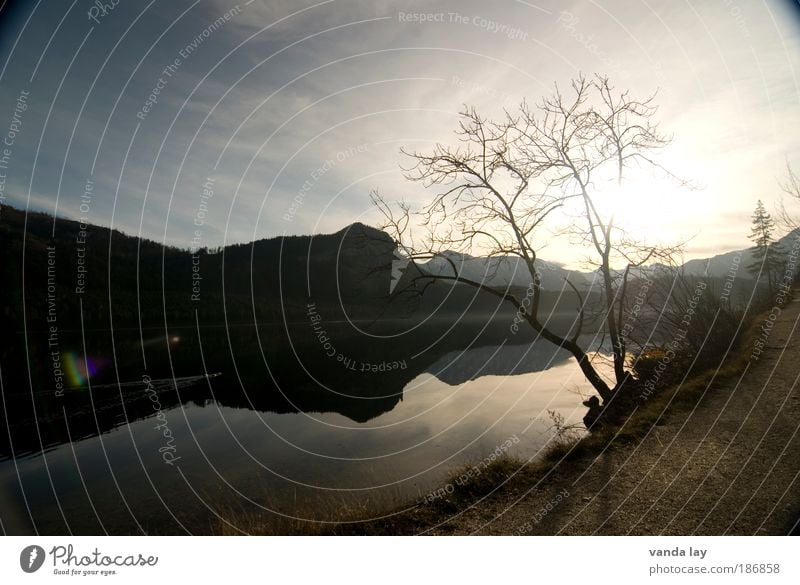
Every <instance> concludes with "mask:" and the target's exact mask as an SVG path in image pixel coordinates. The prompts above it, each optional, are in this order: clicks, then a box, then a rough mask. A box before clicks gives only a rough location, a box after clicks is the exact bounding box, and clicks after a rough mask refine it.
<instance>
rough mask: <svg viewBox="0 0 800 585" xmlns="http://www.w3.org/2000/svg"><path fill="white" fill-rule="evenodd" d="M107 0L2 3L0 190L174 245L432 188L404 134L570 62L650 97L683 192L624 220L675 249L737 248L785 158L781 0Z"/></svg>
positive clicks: (796, 60)
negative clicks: (421, 180) (682, 243)
mask: <svg viewBox="0 0 800 585" xmlns="http://www.w3.org/2000/svg"><path fill="white" fill-rule="evenodd" d="M102 4H103V3H102V2H99V3H94V2H90V1H89V0H74V1H72V0H38V1H33V0H29V1H21V2H9V3H7V4H6V5H4V7H3V9H2V12H0V16H1V17H2V20H0V137H2V138H4V139H10V141H11V145H8V144H7V142H6V144H5V145H0V146H2V147H3V148H5V149H6V150H5V151H3V150H2V148H0V155H4V156H3V158H0V173H2V177H0V185H2V190H0V196H2V197H3V202H5V203H9V204H12V205H15V206H18V207H21V208H28V209H32V210H38V211H46V212H48V213H51V214H56V215H57V216H60V217H68V218H72V219H79V218H84V220H85V221H88V222H91V223H96V224H101V225H106V226H113V227H114V228H117V229H121V230H122V231H125V232H127V233H130V234H141V235H142V236H144V237H147V238H149V239H152V240H156V241H159V242H164V243H166V244H170V245H178V246H181V247H191V246H197V245H202V246H210V247H214V246H219V245H225V244H230V243H233V242H248V241H251V240H254V239H259V238H265V237H273V236H278V235H282V234H312V233H330V232H334V231H337V230H339V229H341V228H343V227H345V226H346V225H348V224H350V223H352V222H354V221H361V222H364V223H368V224H376V223H377V222H378V217H377V215H376V214H375V209H374V208H373V207H372V206H371V204H370V199H369V193H370V191H371V190H373V189H377V190H379V192H380V193H381V194H382V196H383V197H385V198H386V199H389V200H400V199H403V200H406V201H409V202H411V203H412V204H420V203H422V202H424V201H425V200H428V199H430V197H431V196H432V194H433V192H432V191H430V190H426V189H425V188H424V187H422V186H421V185H419V184H416V183H411V182H409V181H407V180H406V179H405V178H404V177H403V173H402V165H407V164H408V162H409V161H408V160H407V159H405V158H404V157H403V155H402V154H401V153H400V148H401V147H406V148H409V149H414V150H422V151H425V150H429V149H430V148H432V146H433V145H434V144H436V143H437V142H444V143H448V142H452V140H453V131H454V129H455V127H456V124H457V121H458V112H459V110H460V109H461V108H462V106H463V105H464V104H469V105H474V106H476V107H477V108H478V110H479V111H480V112H482V113H483V114H485V115H486V116H489V117H492V116H497V115H499V114H500V113H501V112H502V109H503V108H511V109H513V108H514V107H515V106H516V105H517V104H518V103H519V102H520V101H521V100H522V99H527V100H528V101H530V102H535V101H537V100H538V99H540V98H541V97H542V96H544V95H547V94H549V93H550V92H551V91H552V89H553V86H554V84H555V83H557V84H559V86H561V87H563V86H566V85H567V84H568V83H569V80H570V79H572V78H574V77H575V76H576V75H578V74H579V73H581V72H582V73H584V74H588V75H591V74H594V73H601V74H606V75H608V76H609V77H610V78H611V80H612V82H613V83H614V84H615V85H616V86H617V87H619V88H626V89H629V90H630V91H631V92H632V93H634V94H636V95H642V96H645V95H649V94H651V93H652V92H654V91H658V94H657V99H656V103H657V104H658V105H659V110H658V112H657V120H658V121H659V122H660V124H661V128H662V130H663V131H664V132H666V133H668V134H671V135H672V136H673V143H672V145H671V146H670V147H669V148H668V149H666V150H665V151H664V152H663V153H662V159H661V160H662V161H663V162H664V164H665V165H666V166H667V167H668V168H670V170H672V171H674V172H676V173H678V174H680V175H681V176H683V177H685V178H687V179H690V180H691V181H693V182H694V183H695V184H696V185H697V186H698V187H699V189H697V190H685V189H678V188H676V187H675V186H674V185H672V184H669V183H667V182H663V181H661V182H653V183H652V184H646V185H643V186H641V187H642V188H641V189H639V192H642V191H645V192H646V193H647V194H646V195H640V196H636V197H632V202H631V205H630V206H628V208H627V209H626V212H625V214H624V215H623V217H624V219H625V220H626V221H629V222H631V224H632V225H633V224H636V225H637V229H641V230H643V233H647V234H649V235H650V236H652V237H653V238H655V239H657V240H659V241H664V242H668V241H675V240H683V239H688V240H689V243H688V247H687V255H686V257H687V259H688V258H697V257H707V256H711V255H713V254H717V253H721V252H725V251H728V250H731V249H737V248H743V247H746V246H748V245H749V241H748V240H747V234H748V233H749V226H750V215H751V213H752V210H753V208H754V207H755V203H756V200H757V199H759V198H760V199H762V200H763V201H764V203H765V205H766V206H767V208H768V209H769V210H773V211H774V210H775V207H776V205H777V204H778V202H779V199H780V197H779V196H780V189H779V187H778V181H779V180H780V179H781V177H782V175H783V173H784V171H785V167H786V164H787V162H789V163H793V164H794V166H795V168H796V169H800V148H799V147H800V131H798V130H800V81H798V74H800V10H798V5H797V3H796V2H794V1H789V0H784V1H777V0H776V1H769V2H768V1H748V2H745V1H744V0H738V1H735V0H705V1H698V0H694V1H680V0H679V1H675V2H664V1H662V2H656V1H655V0H641V1H624V2H623V1H613V2H611V1H606V2H593V1H588V2H556V1H554V0H541V1H531V2H528V1H514V0H498V1H496V2H491V3H489V2H485V1H480V2H473V1H435V0H434V1H430V0H429V1H425V2H414V1H400V2H382V1H367V0H363V1H362V0H328V1H319V0H293V1H289V0H252V1H249V2H248V0H238V4H237V1H235V0H199V1H195V0H170V1H166V0H161V1H158V0H154V1H151V2H146V1H144V0H140V1H133V0H118V2H117V3H116V4H114V2H110V1H107V2H106V3H105V8H100V6H101V5H102ZM797 212H798V214H799V215H800V209H798V210H797ZM1 219H2V218H0V220H1ZM556 227H558V226H556ZM554 230H555V228H554ZM542 238H543V239H544V240H546V241H543V242H542V245H543V246H544V248H545V251H544V252H542V255H543V256H544V257H546V258H547V259H549V260H552V261H557V262H562V263H565V264H568V265H571V264H575V263H576V262H578V255H577V253H576V251H575V250H574V249H572V248H570V247H569V246H568V245H567V244H565V243H564V244H562V243H560V242H559V241H558V240H557V239H555V238H550V237H549V236H548V234H546V233H545V234H542Z"/></svg>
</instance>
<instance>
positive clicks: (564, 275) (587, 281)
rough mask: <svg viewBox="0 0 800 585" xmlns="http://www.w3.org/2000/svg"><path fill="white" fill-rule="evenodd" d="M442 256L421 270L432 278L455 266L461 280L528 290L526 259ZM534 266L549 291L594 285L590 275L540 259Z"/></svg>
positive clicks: (420, 266)
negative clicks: (567, 281)
mask: <svg viewBox="0 0 800 585" xmlns="http://www.w3.org/2000/svg"><path fill="white" fill-rule="evenodd" d="M443 256H445V257H446V258H440V257H436V258H433V259H431V260H429V261H428V262H425V263H422V264H420V265H419V268H420V270H421V271H422V272H424V273H426V274H430V275H433V276H441V275H447V276H452V275H453V265H455V267H456V270H457V272H458V274H459V275H460V276H461V277H463V278H467V279H469V280H473V281H476V282H481V283H485V284H487V285H488V286H492V287H495V288H506V287H509V286H512V287H521V288H525V287H527V286H528V285H530V283H531V277H530V273H529V272H528V268H527V266H526V265H525V262H524V260H523V259H522V258H518V257H516V256H502V257H493V258H479V257H475V256H470V255H469V254H461V253H458V252H445V253H444V254H443ZM448 260H449V261H448ZM451 262H452V264H451ZM535 266H536V269H537V271H538V272H539V275H540V277H541V282H542V288H543V289H544V290H548V291H560V290H562V289H564V288H565V287H566V286H567V285H566V282H565V281H566V279H569V280H570V282H572V284H574V285H575V286H576V287H578V288H579V289H586V288H588V287H589V286H590V285H591V283H592V280H593V276H594V275H593V274H592V273H589V272H579V271H575V270H567V269H565V268H563V267H561V266H559V265H558V264H555V263H553V262H546V261H543V260H539V259H537V260H536V262H535Z"/></svg>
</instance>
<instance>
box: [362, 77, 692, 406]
mask: <svg viewBox="0 0 800 585" xmlns="http://www.w3.org/2000/svg"><path fill="white" fill-rule="evenodd" d="M654 97H655V96H650V97H649V98H646V99H643V100H640V99H637V98H634V97H632V96H631V95H630V93H629V92H628V91H616V90H615V89H614V88H613V87H612V86H611V84H610V82H609V80H608V78H606V77H602V76H596V77H595V78H593V79H591V80H587V79H586V78H585V77H583V76H581V77H578V78H577V79H575V80H573V81H572V83H571V91H569V92H568V94H563V93H562V92H561V91H560V90H559V89H558V87H557V86H556V87H555V89H554V92H553V93H552V94H551V95H549V96H547V97H545V98H543V99H542V100H541V101H540V102H538V103H537V104H536V105H535V106H529V105H528V104H527V103H526V102H523V103H522V104H521V105H520V106H519V108H518V110H517V111H516V112H514V113H510V112H508V111H506V112H505V116H504V117H503V118H502V119H500V120H498V121H490V120H488V119H486V118H484V117H482V116H481V115H480V114H479V113H478V112H477V111H476V109H475V108H472V107H465V108H464V109H463V111H462V112H461V119H460V122H459V125H458V129H457V131H456V134H457V137H458V139H459V144H458V145H457V146H448V145H443V144H437V145H436V146H435V147H434V148H433V150H432V152H429V153H420V152H409V151H406V150H403V151H402V152H403V153H404V154H405V155H407V156H409V157H410V158H411V160H412V161H413V162H412V165H411V166H410V167H409V168H406V169H404V171H405V174H406V177H407V178H408V179H409V180H412V181H419V182H421V183H422V184H424V185H425V186H426V187H435V188H437V190H438V191H439V192H438V193H437V194H436V195H435V196H434V197H433V198H432V200H431V201H430V202H429V203H427V204H426V205H425V206H424V207H422V209H420V210H419V211H412V210H411V207H410V206H409V205H408V204H406V203H400V204H398V205H392V204H390V203H388V202H387V201H386V200H385V199H384V198H383V197H382V196H380V195H379V194H378V193H376V192H373V194H372V200H373V203H374V204H375V205H376V206H377V208H378V209H379V210H380V212H381V213H382V214H383V217H384V220H385V221H384V224H383V226H381V227H382V228H383V229H385V230H386V231H388V232H389V234H390V235H391V236H392V237H393V238H395V240H396V242H397V244H398V247H399V248H401V249H402V250H403V251H404V252H405V253H406V254H407V256H408V257H409V259H410V260H411V262H412V263H413V262H417V261H419V260H430V259H433V258H441V259H443V260H445V261H446V262H447V263H449V265H450V268H451V270H452V273H451V274H437V275H431V274H425V273H424V271H420V272H419V273H418V274H419V276H417V277H415V278H414V281H415V282H414V283H415V284H416V283H417V282H419V281H423V282H424V281H426V280H428V281H433V280H449V281H452V282H458V283H463V284H467V285H470V286H473V287H476V288H479V289H481V290H483V291H485V292H488V293H489V294H493V295H496V296H498V297H500V298H502V299H504V300H505V301H508V302H509V303H511V304H512V305H513V306H514V307H516V309H517V314H518V315H520V316H521V317H522V319H523V320H524V321H526V322H527V323H528V324H529V325H530V326H531V327H532V328H533V329H534V330H535V331H537V332H538V333H539V334H540V335H541V337H543V338H544V339H546V340H548V341H550V342H551V343H553V344H555V345H557V346H559V347H562V348H564V349H566V350H568V351H569V352H570V353H572V355H573V356H574V358H575V359H576V361H577V362H578V364H579V366H580V368H581V370H582V372H583V374H584V375H585V377H586V378H587V380H588V381H589V382H590V383H591V384H592V386H593V387H594V388H595V389H596V391H597V392H598V394H599V395H600V397H601V398H602V399H603V401H604V402H607V401H608V400H609V399H610V398H611V397H612V396H613V395H614V390H616V389H618V388H619V387H620V386H621V385H622V384H623V383H624V382H625V381H626V380H627V379H628V378H629V375H628V372H627V369H626V365H625V359H626V350H625V336H624V335H623V333H622V330H623V327H622V324H623V322H624V321H625V319H626V317H627V310H626V300H625V297H626V291H627V288H628V281H629V279H630V278H631V277H635V276H636V274H637V273H638V272H639V271H641V269H642V267H643V266H645V265H646V264H648V263H652V262H661V263H666V264H669V263H671V262H672V258H673V256H674V255H675V254H676V253H677V252H678V251H679V249H680V246H671V247H665V246H655V245H648V244H646V243H645V242H642V241H637V240H634V239H633V238H631V237H630V236H629V234H628V233H626V231H625V229H624V226H620V225H618V224H617V222H616V221H615V215H614V211H613V209H614V207H615V206H618V205H624V204H625V203H626V201H625V200H624V199H623V197H624V196H623V195H622V193H623V190H622V189H621V187H622V186H623V182H624V181H625V180H626V177H627V174H628V173H627V172H626V171H628V169H629V168H630V167H632V166H633V167H636V168H638V169H642V168H644V169H649V170H650V171H653V172H660V173H661V174H663V175H665V176H666V177H668V178H672V179H675V180H676V181H677V182H678V183H680V184H685V183H684V182H683V181H681V180H680V179H678V178H677V177H675V176H674V175H673V174H672V173H670V172H669V171H667V170H666V169H664V168H663V167H662V166H661V165H660V164H659V163H658V162H657V161H656V160H655V158H654V154H655V153H656V151H658V150H659V149H661V148H662V147H664V146H665V145H667V144H668V143H669V142H670V139H669V138H668V137H666V136H664V135H662V134H661V133H660V132H659V130H658V128H657V126H656V125H655V124H654V123H653V121H652V118H653V116H654V114H655V112H656V107H655V105H654V103H653V101H654ZM598 182H602V183H603V184H609V183H610V184H612V185H614V186H615V187H617V188H618V189H617V191H616V192H617V195H616V198H615V200H612V201H611V202H610V203H611V204H610V207H611V209H610V210H608V207H609V201H608V200H607V199H608V195H607V194H603V195H601V194H600V193H599V192H598V190H597V188H596V184H597V183H598ZM559 214H561V217H562V219H563V218H566V217H570V218H571V220H572V221H571V222H570V223H569V224H568V225H566V227H564V226H561V227H560V229H558V230H557V233H558V234H559V235H561V236H565V237H568V238H569V239H570V241H572V242H573V243H577V244H579V245H581V246H582V247H583V249H584V250H586V251H587V253H588V259H587V260H588V261H589V262H590V264H591V265H592V266H593V267H594V268H596V270H597V271H598V274H599V276H600V280H601V283H602V284H601V289H602V299H603V300H602V309H601V310H600V318H601V319H602V321H603V323H604V329H605V333H606V334H607V335H608V336H609V338H610V341H611V345H612V353H613V371H614V379H615V384H614V387H613V388H611V387H609V385H608V384H607V383H606V381H605V380H604V379H603V377H602V376H601V375H600V373H599V371H598V368H597V363H596V362H595V359H596V355H590V353H588V350H587V349H585V348H584V347H582V346H581V345H580V343H579V336H580V334H581V330H582V326H583V323H584V312H585V310H586V301H585V299H584V298H583V295H582V294H581V291H580V290H579V289H578V288H577V287H576V286H575V285H574V284H573V283H571V282H569V281H568V282H567V284H568V285H569V286H570V287H571V289H572V291H573V292H574V293H575V295H576V296H577V298H578V307H579V308H578V311H577V314H576V326H575V327H574V328H573V330H572V331H571V332H570V333H567V334H566V335H564V334H560V333H557V332H556V331H554V330H553V328H552V327H551V326H549V325H548V321H547V319H544V318H543V316H542V314H541V311H540V299H541V296H542V287H541V279H540V276H539V274H538V272H537V265H536V261H537V258H538V253H539V251H540V249H541V248H542V246H543V245H544V244H545V243H546V242H547V240H548V239H551V238H552V234H547V233H545V229H544V228H546V227H551V228H552V227H554V226H555V224H556V222H557V219H556V218H557V216H558V215H559ZM415 219H418V220H419V221H414V220H415ZM476 249H478V250H481V252H482V254H483V255H484V256H487V257H490V258H491V257H500V258H508V257H516V258H518V259H520V260H521V262H522V265H524V267H525V269H526V271H527V273H528V275H529V276H530V282H531V285H530V286H529V288H528V290H529V291H530V298H528V297H526V298H524V299H522V298H518V297H517V296H516V295H515V294H513V292H512V291H511V290H510V289H509V288H508V287H505V288H503V287H499V286H496V285H491V284H489V283H488V282H487V281H480V282H479V281H474V280H470V279H468V278H466V277H465V276H464V275H462V274H461V273H460V272H459V269H458V267H457V266H456V264H455V262H453V260H452V258H451V257H450V254H448V253H447V252H450V251H464V252H467V251H472V250H476Z"/></svg>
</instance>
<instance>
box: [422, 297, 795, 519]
mask: <svg viewBox="0 0 800 585" xmlns="http://www.w3.org/2000/svg"><path fill="white" fill-rule="evenodd" d="M798 301H800V298H798V297H797V296H796V300H795V301H793V302H790V303H789V304H788V305H787V306H786V307H785V308H784V310H783V311H782V313H781V314H780V316H779V317H778V319H777V321H776V323H775V326H774V327H773V330H772V333H771V335H770V337H769V339H768V341H767V349H765V350H764V352H763V353H762V354H761V357H760V359H759V360H758V361H755V362H751V363H750V365H749V366H748V368H747V370H746V371H745V372H744V373H743V374H742V375H741V376H740V377H737V378H735V379H729V380H726V381H725V382H720V383H715V384H712V386H711V387H710V388H707V389H706V391H705V393H704V396H703V398H702V399H701V400H700V402H699V403H698V404H697V406H696V407H695V408H694V410H692V411H691V412H682V413H674V414H670V415H668V416H667V417H666V418H665V420H664V421H663V422H664V424H663V425H661V424H660V425H658V426H654V427H653V428H652V429H651V430H650V432H649V433H648V434H647V436H646V437H645V438H644V439H643V440H642V441H641V442H639V443H637V444H630V445H624V446H617V447H615V448H614V449H613V450H611V451H607V452H605V453H603V454H601V455H599V456H597V457H593V458H589V459H579V460H578V461H572V462H569V463H565V464H563V465H559V466H558V467H557V468H556V469H555V470H554V471H553V473H552V474H551V476H550V477H549V478H548V480H547V482H546V484H545V483H542V484H540V485H538V486H532V487H531V488H529V489H528V490H520V489H519V488H517V491H516V492H515V491H513V490H511V489H501V490H498V492H496V493H495V494H493V495H492V496H490V497H488V498H486V499H484V500H483V501H482V502H480V503H479V504H477V505H476V506H474V507H473V508H470V509H469V510H467V511H466V512H464V513H462V514H460V515H459V516H457V517H455V518H453V519H451V520H450V521H448V522H447V523H446V524H443V525H440V526H437V527H435V528H432V529H429V530H427V531H425V533H428V534H430V533H434V534H437V533H438V534H454V533H455V534H474V533H477V534H545V535H551V534H677V535H689V534H712V535H719V534H777V535H783V534H788V533H791V532H795V533H797V532H798V524H797V523H798V520H799V519H800V432H799V431H800V391H799V390H798V379H799V378H800V326H799V325H798V323H799V322H800V302H798ZM567 494H568V495H567ZM548 508H549V509H548Z"/></svg>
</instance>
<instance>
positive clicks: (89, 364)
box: [61, 351, 108, 388]
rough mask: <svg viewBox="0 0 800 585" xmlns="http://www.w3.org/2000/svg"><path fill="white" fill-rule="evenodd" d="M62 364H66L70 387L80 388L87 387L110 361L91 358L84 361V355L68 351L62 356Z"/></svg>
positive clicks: (65, 368) (65, 370)
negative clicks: (87, 383)
mask: <svg viewBox="0 0 800 585" xmlns="http://www.w3.org/2000/svg"><path fill="white" fill-rule="evenodd" d="M61 363H62V364H64V372H65V373H66V374H67V381H68V382H69V384H70V386H71V387H73V388H79V387H81V386H84V385H86V382H88V380H89V378H90V377H92V376H96V375H97V374H98V373H99V372H100V370H102V369H103V367H104V366H105V365H106V364H107V363H108V360H107V359H106V358H98V357H91V356H86V358H85V359H84V357H83V356H82V355H80V354H78V353H76V352H74V351H68V352H64V353H63V354H62V355H61Z"/></svg>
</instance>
